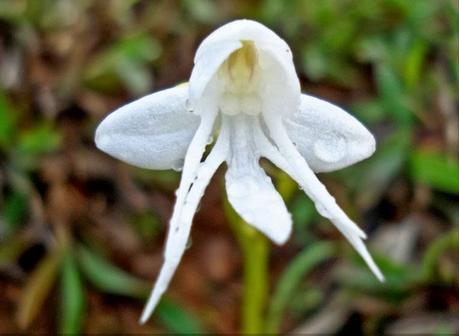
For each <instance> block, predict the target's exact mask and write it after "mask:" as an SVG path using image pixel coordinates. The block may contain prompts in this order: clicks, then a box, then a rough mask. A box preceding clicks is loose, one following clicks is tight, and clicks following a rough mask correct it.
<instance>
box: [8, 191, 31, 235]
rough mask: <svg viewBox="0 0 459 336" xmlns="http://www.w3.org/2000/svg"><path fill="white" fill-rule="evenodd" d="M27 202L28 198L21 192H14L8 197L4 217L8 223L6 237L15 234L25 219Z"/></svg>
mask: <svg viewBox="0 0 459 336" xmlns="http://www.w3.org/2000/svg"><path fill="white" fill-rule="evenodd" d="M27 202H28V199H27V196H26V195H25V194H23V193H20V192H13V193H12V194H11V195H8V196H7V197H6V199H5V204H4V206H3V216H4V218H5V221H6V232H4V234H5V235H6V236H8V235H9V234H10V233H12V232H14V231H15V230H16V229H17V228H18V227H19V224H20V222H21V221H22V220H23V219H24V217H25V215H26V212H27Z"/></svg>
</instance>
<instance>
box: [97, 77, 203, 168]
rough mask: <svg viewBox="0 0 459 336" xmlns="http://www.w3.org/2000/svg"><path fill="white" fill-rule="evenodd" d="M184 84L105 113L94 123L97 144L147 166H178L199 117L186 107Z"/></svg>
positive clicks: (101, 147) (107, 150)
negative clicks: (96, 124)
mask: <svg viewBox="0 0 459 336" xmlns="http://www.w3.org/2000/svg"><path fill="white" fill-rule="evenodd" d="M187 97H188V88H187V87H185V86H178V87H175V88H171V89H167V90H163V91H159V92H156V93H153V94H150V95H148V96H145V97H143V98H140V99H138V100H136V101H134V102H132V103H130V104H127V105H125V106H123V107H121V108H119V109H118V110H116V111H114V112H113V113H111V114H109V115H108V116H107V117H106V118H105V119H104V120H103V121H102V122H101V123H100V125H99V126H98V127H97V130H96V136H95V141H96V145H97V147H98V148H99V149H100V150H102V151H104V152H106V153H108V154H110V155H111V156H114V157H116V158H117V159H120V160H122V161H125V162H128V163H130V164H132V165H135V166H138V167H142V168H149V169H171V168H181V166H182V164H183V158H184V157H185V153H186V151H187V148H188V146H189V144H190V141H191V139H192V138H193V135H194V133H195V132H196V129H197V128H198V125H199V120H200V118H199V117H198V116H196V115H194V114H192V113H189V112H187V111H186V108H185V101H186V99H187Z"/></svg>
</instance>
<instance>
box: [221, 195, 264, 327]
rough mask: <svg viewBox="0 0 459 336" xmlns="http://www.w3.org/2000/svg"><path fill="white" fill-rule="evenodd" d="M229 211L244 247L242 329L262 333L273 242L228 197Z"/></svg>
mask: <svg viewBox="0 0 459 336" xmlns="http://www.w3.org/2000/svg"><path fill="white" fill-rule="evenodd" d="M225 214H226V216H227V218H228V221H229V222H230V225H231V228H232V229H233V231H234V234H235V235H236V238H237V240H238V242H239V245H240V247H241V251H242V254H243V258H244V290H243V298H242V327H241V332H242V333H262V332H263V327H264V325H263V323H264V312H265V306H266V300H267V294H268V283H269V278H268V260H269V242H268V240H267V239H266V237H265V236H264V235H263V234H261V233H260V232H258V231H257V230H255V229H254V228H253V227H251V226H250V225H248V224H247V223H246V222H245V221H244V220H242V219H241V218H240V217H239V216H238V215H237V214H236V213H235V212H234V210H233V209H232V208H231V205H230V204H229V203H228V201H225Z"/></svg>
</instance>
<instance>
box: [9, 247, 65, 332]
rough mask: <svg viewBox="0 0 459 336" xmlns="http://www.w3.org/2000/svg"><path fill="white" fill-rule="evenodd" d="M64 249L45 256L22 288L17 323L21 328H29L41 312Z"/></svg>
mask: <svg viewBox="0 0 459 336" xmlns="http://www.w3.org/2000/svg"><path fill="white" fill-rule="evenodd" d="M62 256H63V254H62V251H61V250H60V249H55V250H53V251H50V252H49V253H48V254H47V255H46V257H45V258H43V259H42V260H41V261H40V263H39V264H38V266H37V267H36V268H35V270H34V271H33V272H32V274H31V275H30V276H29V277H28V278H27V282H26V284H25V287H24V288H23V289H22V292H21V297H20V298H19V305H18V310H17V315H16V319H17V323H18V325H19V327H20V328H21V329H25V328H27V327H28V326H29V325H30V323H31V322H32V321H33V320H34V319H35V318H36V317H37V315H38V314H39V313H40V311H41V308H42V305H43V303H44V302H45V299H46V298H47V297H48V295H49V293H50V291H51V289H52V288H53V284H54V282H55V280H56V277H57V272H58V269H59V264H60V262H61V259H62Z"/></svg>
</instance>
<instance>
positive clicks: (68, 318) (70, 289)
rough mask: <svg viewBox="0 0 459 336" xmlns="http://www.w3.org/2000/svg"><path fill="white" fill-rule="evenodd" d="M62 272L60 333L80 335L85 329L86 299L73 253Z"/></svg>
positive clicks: (69, 253)
mask: <svg viewBox="0 0 459 336" xmlns="http://www.w3.org/2000/svg"><path fill="white" fill-rule="evenodd" d="M61 272H62V275H61V312H60V320H59V332H60V333H62V334H79V333H80V332H81V330H82V328H83V319H84V312H85V306H86V297H85V293H84V290H83V285H82V283H81V278H80V274H79V272H78V268H77V263H76V261H75V258H74V256H73V254H72V253H71V251H68V252H67V254H66V256H65V258H64V260H63V264H62V270H61Z"/></svg>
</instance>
